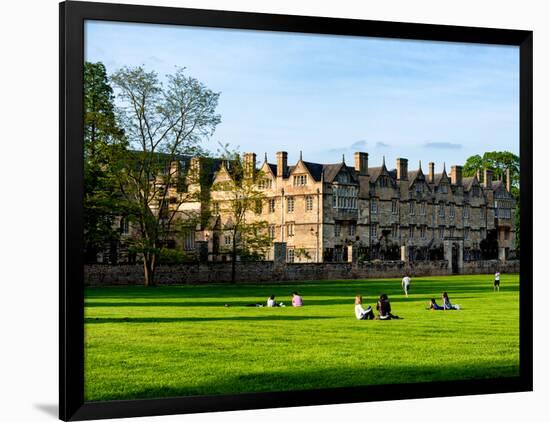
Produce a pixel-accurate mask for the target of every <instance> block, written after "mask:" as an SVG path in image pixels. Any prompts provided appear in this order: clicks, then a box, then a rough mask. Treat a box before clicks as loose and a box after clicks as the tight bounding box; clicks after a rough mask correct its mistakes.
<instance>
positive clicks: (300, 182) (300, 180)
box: [294, 174, 307, 186]
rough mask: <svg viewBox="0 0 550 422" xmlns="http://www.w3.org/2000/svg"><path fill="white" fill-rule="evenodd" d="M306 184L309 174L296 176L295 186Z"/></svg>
mask: <svg viewBox="0 0 550 422" xmlns="http://www.w3.org/2000/svg"><path fill="white" fill-rule="evenodd" d="M305 185H307V176H306V175H305V174H300V175H298V176H294V186H305Z"/></svg>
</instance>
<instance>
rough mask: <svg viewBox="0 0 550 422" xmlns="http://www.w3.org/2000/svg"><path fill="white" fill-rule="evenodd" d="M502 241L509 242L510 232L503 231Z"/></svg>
mask: <svg viewBox="0 0 550 422" xmlns="http://www.w3.org/2000/svg"><path fill="white" fill-rule="evenodd" d="M504 240H510V230H504Z"/></svg>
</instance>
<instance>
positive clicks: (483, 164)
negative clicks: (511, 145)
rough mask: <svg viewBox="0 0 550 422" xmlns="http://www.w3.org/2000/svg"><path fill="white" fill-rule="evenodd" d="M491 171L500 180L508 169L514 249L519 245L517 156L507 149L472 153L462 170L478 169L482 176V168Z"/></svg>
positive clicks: (465, 171) (464, 171)
mask: <svg viewBox="0 0 550 422" xmlns="http://www.w3.org/2000/svg"><path fill="white" fill-rule="evenodd" d="M484 169H489V170H492V171H493V176H494V177H497V178H499V179H501V180H505V179H506V170H507V169H510V182H511V183H510V185H511V189H510V193H511V195H512V197H513V198H514V200H515V201H516V209H515V221H514V223H515V230H516V249H518V250H519V247H520V190H519V178H520V174H519V157H518V156H517V155H515V154H513V153H511V152H509V151H492V152H486V153H484V154H483V156H480V155H472V156H471V157H469V158H468V159H467V160H466V163H465V164H464V168H463V170H462V172H463V174H464V176H473V175H474V174H476V173H477V172H478V171H479V173H480V175H482V178H483V170H484Z"/></svg>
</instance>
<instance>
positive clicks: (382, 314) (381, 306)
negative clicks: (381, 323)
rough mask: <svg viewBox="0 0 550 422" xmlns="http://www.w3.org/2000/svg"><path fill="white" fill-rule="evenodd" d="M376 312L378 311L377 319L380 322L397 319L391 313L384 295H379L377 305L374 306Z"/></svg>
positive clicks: (386, 296)
mask: <svg viewBox="0 0 550 422" xmlns="http://www.w3.org/2000/svg"><path fill="white" fill-rule="evenodd" d="M376 310H377V311H378V319H380V320H386V319H399V317H398V316H397V315H393V314H392V313H391V305H390V301H389V299H388V295H387V294H386V293H382V294H381V295H380V299H378V303H377V304H376Z"/></svg>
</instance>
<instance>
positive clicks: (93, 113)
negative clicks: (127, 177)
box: [84, 62, 125, 263]
mask: <svg viewBox="0 0 550 422" xmlns="http://www.w3.org/2000/svg"><path fill="white" fill-rule="evenodd" d="M113 99H114V96H113V89H112V88H111V86H110V85H109V81H108V78H107V72H106V70H105V66H104V65H103V64H102V63H89V62H87V63H85V64H84V233H85V236H84V256H85V260H86V262H89V263H93V262H95V261H96V259H97V252H98V251H99V250H101V249H104V247H105V244H106V243H108V242H116V241H117V239H118V231H117V230H116V229H115V228H114V226H113V223H114V218H115V215H116V212H117V206H116V196H117V194H118V190H117V187H116V183H115V178H114V177H113V171H112V170H113V167H112V166H111V165H110V163H111V160H112V157H113V156H115V155H117V154H118V153H119V152H120V151H122V150H123V149H124V148H125V140H124V133H123V131H122V130H121V129H120V128H119V127H118V125H117V123H116V119H115V113H114V105H113Z"/></svg>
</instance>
